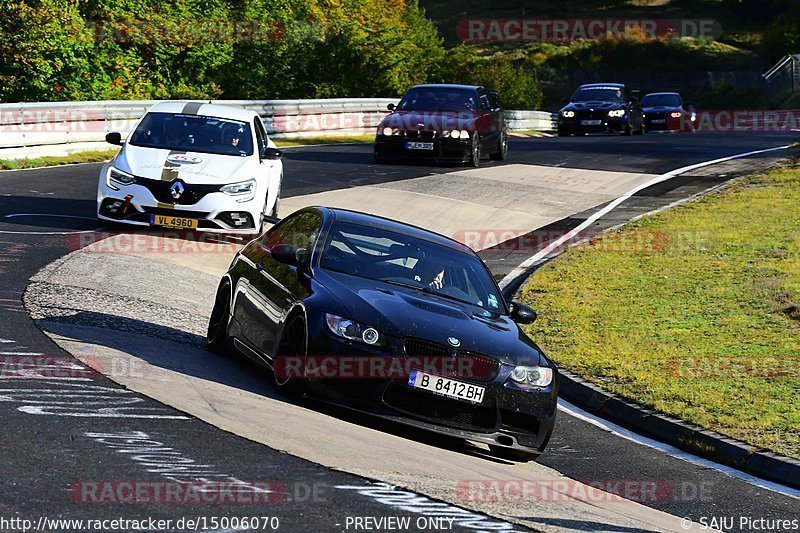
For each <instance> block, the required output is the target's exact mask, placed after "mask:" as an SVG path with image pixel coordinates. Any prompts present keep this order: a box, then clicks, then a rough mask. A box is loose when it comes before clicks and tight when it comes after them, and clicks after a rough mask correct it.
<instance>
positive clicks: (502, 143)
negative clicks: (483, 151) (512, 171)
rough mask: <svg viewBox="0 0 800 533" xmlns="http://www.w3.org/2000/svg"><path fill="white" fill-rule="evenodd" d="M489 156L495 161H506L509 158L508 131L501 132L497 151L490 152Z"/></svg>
mask: <svg viewBox="0 0 800 533" xmlns="http://www.w3.org/2000/svg"><path fill="white" fill-rule="evenodd" d="M489 158H490V159H492V160H493V161H505V160H506V159H507V158H508V135H506V132H503V133H501V134H500V138H499V139H497V151H496V152H494V153H491V154H489Z"/></svg>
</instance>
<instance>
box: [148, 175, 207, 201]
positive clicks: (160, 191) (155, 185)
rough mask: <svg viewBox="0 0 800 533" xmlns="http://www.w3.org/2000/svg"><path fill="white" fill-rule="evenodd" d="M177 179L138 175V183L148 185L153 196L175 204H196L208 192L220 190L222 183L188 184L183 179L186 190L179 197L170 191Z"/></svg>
mask: <svg viewBox="0 0 800 533" xmlns="http://www.w3.org/2000/svg"><path fill="white" fill-rule="evenodd" d="M176 181H179V180H177V179H174V180H172V181H161V180H153V179H149V178H141V177H139V176H137V177H136V184H137V185H141V186H142V187H146V188H147V190H149V191H150V192H151V193H152V194H153V197H155V199H156V200H158V201H159V202H162V203H165V204H175V205H194V204H196V203H197V202H199V201H200V200H202V199H203V197H204V196H205V195H207V194H210V193H212V192H219V189H220V187H221V186H220V185H194V184H187V183H184V182H183V181H181V184H182V185H183V188H184V191H183V193H182V194H181V195H180V197H179V198H177V199H176V198H174V197H173V196H172V191H170V187H172V184H173V183H175V182H176Z"/></svg>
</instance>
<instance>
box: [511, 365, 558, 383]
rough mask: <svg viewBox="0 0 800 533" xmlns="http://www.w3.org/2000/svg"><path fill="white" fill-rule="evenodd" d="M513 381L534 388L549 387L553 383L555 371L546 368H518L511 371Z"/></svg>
mask: <svg viewBox="0 0 800 533" xmlns="http://www.w3.org/2000/svg"><path fill="white" fill-rule="evenodd" d="M510 377H511V380H512V381H514V382H515V383H519V384H523V385H530V386H532V387H547V386H549V385H550V384H551V383H552V382H553V369H552V368H548V367H546V366H517V367H514V370H512V371H511V376H510Z"/></svg>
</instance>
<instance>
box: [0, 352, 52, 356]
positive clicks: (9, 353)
mask: <svg viewBox="0 0 800 533" xmlns="http://www.w3.org/2000/svg"><path fill="white" fill-rule="evenodd" d="M0 355H44V354H43V353H39V352H0Z"/></svg>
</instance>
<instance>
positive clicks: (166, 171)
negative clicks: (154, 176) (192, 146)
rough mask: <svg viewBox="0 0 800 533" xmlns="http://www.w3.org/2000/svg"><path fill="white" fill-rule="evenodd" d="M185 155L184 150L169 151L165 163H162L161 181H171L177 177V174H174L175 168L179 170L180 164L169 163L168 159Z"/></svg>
mask: <svg viewBox="0 0 800 533" xmlns="http://www.w3.org/2000/svg"><path fill="white" fill-rule="evenodd" d="M184 154H186V150H170V151H169V154H167V161H164V166H163V167H162V168H161V181H172V180H174V179H175V178H177V177H178V173H177V172H175V171H174V170H171V169H175V168H181V166H180V164H178V163H173V162H172V161H169V157H170V156H172V155H184Z"/></svg>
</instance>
